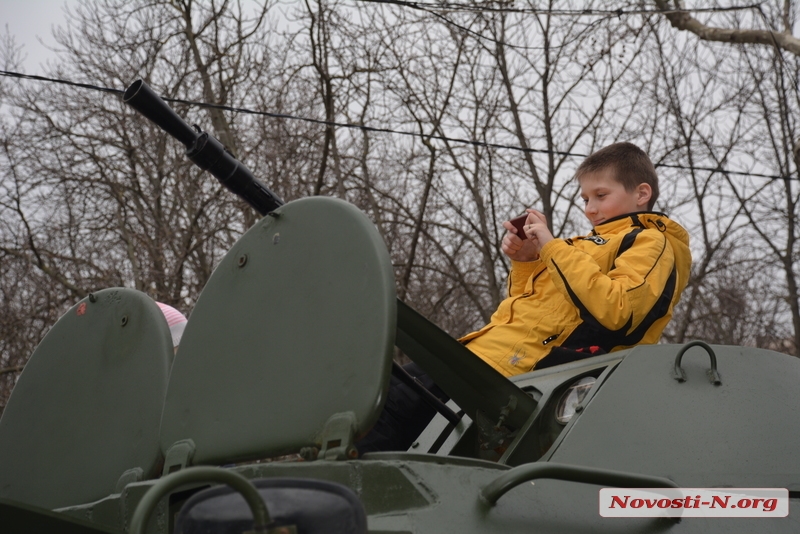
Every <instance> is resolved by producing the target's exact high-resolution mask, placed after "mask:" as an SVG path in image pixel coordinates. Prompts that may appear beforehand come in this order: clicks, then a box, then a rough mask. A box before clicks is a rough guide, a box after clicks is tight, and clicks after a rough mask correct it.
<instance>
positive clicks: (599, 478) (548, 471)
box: [480, 462, 678, 506]
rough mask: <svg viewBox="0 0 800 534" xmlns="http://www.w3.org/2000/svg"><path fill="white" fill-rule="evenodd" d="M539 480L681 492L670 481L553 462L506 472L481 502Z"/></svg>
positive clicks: (491, 501)
mask: <svg viewBox="0 0 800 534" xmlns="http://www.w3.org/2000/svg"><path fill="white" fill-rule="evenodd" d="M539 478H551V479H555V480H565V481H568V482H581V483H583V484H597V485H598V486H610V487H614V488H678V485H677V484H675V483H674V482H673V481H671V480H670V479H668V478H662V477H654V476H649V475H641V474H639V473H627V472H625V471H613V470H611V469H598V468H594V467H583V466H580V465H568V464H557V463H551V462H534V463H530V464H525V465H520V466H518V467H515V468H514V469H511V470H509V471H506V472H505V473H503V474H502V475H500V476H499V477H497V478H496V479H494V480H493V481H492V482H490V483H489V484H487V485H486V487H485V488H483V489H482V490H481V493H480V500H481V501H483V502H484V503H486V504H488V505H489V506H494V504H495V503H496V502H497V500H498V499H499V498H500V497H502V496H503V495H505V494H506V492H508V491H509V490H512V489H514V488H515V487H517V486H519V485H520V484H522V483H523V482H528V481H530V480H536V479H539Z"/></svg>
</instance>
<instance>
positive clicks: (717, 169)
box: [0, 70, 798, 180]
mask: <svg viewBox="0 0 800 534" xmlns="http://www.w3.org/2000/svg"><path fill="white" fill-rule="evenodd" d="M0 75H2V76H6V77H10V78H18V79H28V80H35V81H39V82H45V83H56V84H62V85H68V86H71V87H78V88H80V89H88V90H92V91H101V92H105V93H114V94H120V95H122V94H123V93H124V92H125V91H124V90H121V89H112V88H110V87H102V86H98V85H92V84H87V83H78V82H73V81H70V80H61V79H58V78H48V77H45V76H36V75H33V74H22V73H19V72H11V71H5V70H0ZM161 98H163V99H164V101H166V102H172V103H175V104H185V105H188V106H197V107H201V108H214V109H221V110H223V111H231V112H234V113H243V114H247V115H260V116H263V117H270V118H273V119H287V120H296V121H301V122H308V123H311V124H319V125H322V126H335V127H337V128H348V129H353V130H361V131H363V132H371V133H385V134H392V135H403V136H406V137H414V138H420V139H428V140H431V139H433V140H437V141H446V142H452V143H459V144H465V145H472V146H476V147H482V148H494V149H501V150H512V151H516V152H528V153H533V154H552V155H556V156H564V157H574V158H586V157H588V156H589V154H582V153H578V152H566V151H561V150H547V149H541V148H524V147H521V146H515V145H506V144H501V143H489V142H486V141H478V140H475V139H464V138H461V137H450V136H446V135H435V134H430V135H427V134H421V133H416V132H408V131H403V130H393V129H391V128H378V127H375V126H366V125H363V124H352V123H348V122H335V121H326V120H322V119H312V118H310V117H299V116H297V115H289V114H287V113H272V112H269V111H256V110H252V109H248V108H240V107H234V106H224V105H222V104H209V103H207V102H197V101H194V100H183V99H181V98H167V97H161ZM654 165H655V166H656V167H663V168H669V169H681V170H689V171H705V172H711V173H720V174H729V175H734V176H752V177H755V178H768V179H770V180H797V179H798V178H795V177H792V176H780V175H775V174H761V173H754V172H741V171H731V170H728V169H723V168H722V167H691V166H688V165H677V164H670V163H656V164H654Z"/></svg>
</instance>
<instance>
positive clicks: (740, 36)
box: [654, 0, 800, 56]
mask: <svg viewBox="0 0 800 534" xmlns="http://www.w3.org/2000/svg"><path fill="white" fill-rule="evenodd" d="M654 1H655V4H656V6H657V7H658V9H660V10H661V11H664V16H665V17H667V20H669V22H670V24H672V26H673V27H674V28H676V29H678V30H681V31H688V32H692V33H693V34H695V35H697V36H698V37H699V38H700V39H702V40H704V41H716V42H720V43H749V44H761V45H767V46H775V47H778V48H780V49H782V50H785V51H787V52H789V53H791V54H794V55H796V56H800V39H798V38H797V37H795V36H794V35H792V34H791V33H788V30H787V32H774V31H770V30H739V29H728V28H715V27H713V26H706V25H705V24H703V23H702V22H700V21H699V20H697V19H696V18H694V17H692V16H691V15H690V14H689V13H688V12H687V11H682V6H681V5H680V2H678V1H677V0H676V1H675V7H673V6H672V5H670V3H669V1H668V0H654Z"/></svg>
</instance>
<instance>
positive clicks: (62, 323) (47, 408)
mask: <svg viewBox="0 0 800 534" xmlns="http://www.w3.org/2000/svg"><path fill="white" fill-rule="evenodd" d="M172 352H173V348H172V338H171V336H170V333H169V329H168V327H167V323H166V321H165V320H164V316H163V315H162V313H161V311H160V310H159V308H158V306H157V305H156V303H155V302H154V301H153V300H152V299H150V298H149V297H148V296H147V295H145V294H143V293H140V292H138V291H134V290H131V289H122V288H117V289H106V290H103V291H98V292H97V293H95V294H94V295H92V296H91V297H87V298H85V299H83V300H82V301H80V302H79V303H78V304H76V305H75V306H73V308H72V309H71V310H69V311H68V312H67V313H66V314H65V315H64V316H63V317H62V318H61V319H60V320H59V321H58V322H57V323H56V324H55V325H54V326H53V328H52V329H51V330H50V332H49V333H48V334H47V336H46V337H45V338H44V339H43V340H42V342H41V343H40V344H39V346H38V347H37V349H36V351H35V352H34V353H33V355H32V356H31V358H30V360H29V361H28V363H27V365H26V366H25V370H24V371H23V372H22V375H21V376H20V378H19V381H18V383H17V385H16V386H15V388H14V392H13V394H12V395H11V398H10V399H9V402H8V405H7V406H6V408H5V411H4V412H3V418H2V419H1V420H0V498H3V499H12V500H15V501H19V502H24V503H28V504H32V505H36V506H40V507H43V508H48V509H53V508H58V507H64V506H70V505H74V504H79V503H85V502H91V501H94V500H97V499H101V498H103V497H105V496H107V495H109V494H111V493H113V492H114V490H115V487H116V484H117V481H118V479H119V478H120V476H122V474H123V473H124V472H125V471H128V470H131V469H134V468H141V470H142V473H143V475H144V476H146V477H150V476H155V475H156V473H157V471H156V468H157V464H158V462H159V461H160V452H159V447H158V427H159V420H160V417H161V408H162V406H163V402H164V394H165V390H166V385H167V376H168V372H169V363H170V361H171V359H172Z"/></svg>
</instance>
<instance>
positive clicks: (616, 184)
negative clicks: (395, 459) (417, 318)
mask: <svg viewBox="0 0 800 534" xmlns="http://www.w3.org/2000/svg"><path fill="white" fill-rule="evenodd" d="M575 176H576V178H577V180H578V183H579V184H580V188H581V198H582V199H583V201H584V206H585V207H584V212H585V213H586V217H587V218H588V219H589V221H591V223H592V225H593V226H594V229H593V230H592V231H591V233H590V234H588V235H586V236H579V237H573V238H571V239H556V238H554V237H553V235H552V234H551V233H550V230H549V229H548V228H547V221H546V219H545V217H544V215H543V214H542V213H540V212H538V211H536V210H532V209H529V210H527V211H528V217H527V220H526V221H525V226H524V233H525V239H522V236H520V235H518V234H517V230H516V228H515V227H514V226H513V225H512V224H511V222H510V221H506V222H504V223H503V226H504V227H505V228H506V230H508V233H507V234H506V235H505V237H504V238H503V243H502V250H503V252H504V253H505V254H506V255H507V256H508V257H509V258H510V259H511V274H510V276H509V282H508V297H507V298H506V299H505V300H504V301H502V302H501V303H500V305H499V306H498V308H497V311H496V312H495V313H494V315H492V318H491V320H490V322H489V324H488V325H486V326H484V327H483V328H482V329H480V330H478V331H477V332H473V333H471V334H468V335H467V336H465V337H463V338H461V339H460V340H459V341H461V342H462V343H465V344H466V346H467V348H469V349H470V350H472V352H474V353H475V354H477V355H478V356H479V357H480V358H482V359H483V360H484V361H486V362H487V363H488V364H489V365H491V366H492V367H494V368H495V369H496V370H497V371H499V372H500V373H502V374H503V375H505V376H513V375H516V374H520V373H525V372H528V371H530V370H532V369H542V368H544V367H549V366H552V365H557V364H559V363H566V362H568V361H573V360H577V359H580V358H587V357H589V356H592V355H593V354H602V353H604V352H611V351H613V350H620V349H623V348H626V347H630V346H632V345H636V344H639V343H656V342H657V341H658V338H659V336H660V335H661V332H662V330H663V329H664V327H665V326H666V324H667V323H668V322H669V320H670V318H671V317H672V309H673V307H674V305H675V303H677V302H678V299H679V298H680V295H681V292H682V291H683V289H684V288H685V287H686V282H687V281H688V279H689V269H690V267H691V263H692V258H691V254H690V252H689V236H688V234H687V233H686V230H684V229H683V228H682V227H681V226H680V225H679V224H677V223H675V222H673V221H671V220H669V219H668V218H667V216H666V215H664V214H662V213H657V212H653V211H650V210H652V209H653V205H654V204H655V202H656V199H657V198H658V177H657V176H656V172H655V168H654V167H653V164H652V162H651V161H650V158H649V157H648V156H647V154H645V153H644V152H643V151H642V150H641V149H639V148H638V147H637V146H635V145H633V144H631V143H617V144H614V145H610V146H608V147H606V148H603V149H601V150H599V151H597V152H595V153H594V154H592V155H591V156H589V157H588V158H586V160H584V162H583V163H581V165H580V166H579V167H578V170H577V172H576V173H575ZM407 370H408V371H409V372H410V373H411V374H413V375H414V376H415V377H417V379H418V380H420V381H421V382H422V383H423V384H424V385H425V387H426V388H427V389H429V390H430V391H431V392H432V393H434V395H436V396H437V397H440V398H445V397H446V396H445V394H444V393H443V392H442V391H441V390H439V389H438V388H437V387H436V386H435V384H433V382H432V381H431V380H430V378H429V377H427V376H426V375H425V374H424V373H423V371H422V369H420V368H419V366H416V365H415V364H413V363H412V364H409V366H407ZM392 380H393V381H392V385H391V387H390V388H389V397H388V399H387V402H386V405H385V407H384V410H383V412H382V413H381V415H380V418H379V419H378V422H377V423H376V425H375V426H374V427H373V429H372V430H371V431H370V433H369V434H367V436H366V437H365V438H364V439H363V440H362V441H361V442H359V443H358V445H357V446H358V449H359V452H361V453H362V454H363V453H365V452H370V451H389V450H407V449H408V448H409V447H410V446H411V444H412V442H413V441H414V440H415V439H416V438H417V436H418V435H419V434H420V432H422V430H424V428H425V426H427V424H428V423H429V422H430V420H431V419H432V418H433V416H434V413H435V412H434V410H433V408H431V407H430V406H428V405H427V404H426V403H425V402H423V401H422V399H421V398H420V397H419V395H418V394H417V393H416V392H414V391H412V390H411V389H410V388H408V387H406V386H405V385H404V384H401V383H400V382H399V381H398V380H396V379H394V377H393V379H392Z"/></svg>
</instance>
